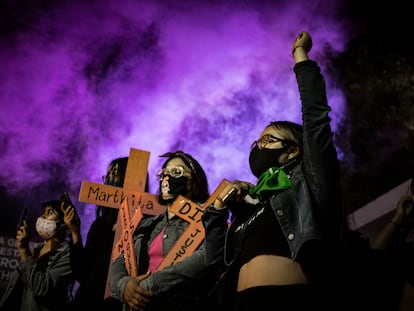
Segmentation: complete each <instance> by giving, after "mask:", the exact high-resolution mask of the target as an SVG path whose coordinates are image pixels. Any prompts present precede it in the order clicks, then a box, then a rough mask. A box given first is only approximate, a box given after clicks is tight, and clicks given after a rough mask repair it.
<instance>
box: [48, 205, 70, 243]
mask: <svg viewBox="0 0 414 311" xmlns="http://www.w3.org/2000/svg"><path fill="white" fill-rule="evenodd" d="M48 207H51V208H52V209H53V210H54V211H56V213H57V215H58V219H57V223H56V228H57V231H56V237H58V238H59V239H60V240H64V239H65V238H66V235H67V233H68V231H67V226H66V224H65V221H64V220H63V218H64V217H65V213H64V212H63V211H62V208H61V207H62V201H61V200H50V201H45V202H43V203H42V213H43V212H44V211H45V210H46V208H48Z"/></svg>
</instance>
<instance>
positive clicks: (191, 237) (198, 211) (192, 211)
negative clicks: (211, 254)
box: [157, 179, 229, 271]
mask: <svg viewBox="0 0 414 311" xmlns="http://www.w3.org/2000/svg"><path fill="white" fill-rule="evenodd" d="M228 184H229V181H227V180H225V179H224V180H223V181H222V182H221V183H220V184H219V185H218V187H217V189H216V190H215V191H214V193H213V194H212V195H211V196H210V197H209V198H208V199H207V200H206V202H204V204H203V205H198V204H197V203H195V202H193V201H191V200H189V199H187V198H186V197H184V196H182V195H179V196H178V197H177V198H176V199H175V200H174V203H173V204H172V206H171V207H170V211H171V212H173V213H174V214H175V215H177V216H179V217H181V218H182V219H184V220H185V221H187V222H189V223H190V224H189V226H188V227H187V229H186V230H185V231H184V232H183V234H182V235H181V236H180V237H179V238H178V240H177V241H176V242H175V244H174V246H173V247H172V248H171V249H170V251H169V252H168V254H167V256H165V258H164V259H163V260H162V262H161V264H160V266H159V267H158V269H157V271H160V270H162V269H164V268H165V267H167V266H171V265H173V264H175V263H176V262H179V261H181V260H183V259H184V258H185V257H187V256H189V255H191V254H192V253H193V252H194V251H195V250H196V249H197V248H198V247H199V246H200V244H201V243H202V242H203V240H204V236H205V231H204V226H203V223H202V222H201V216H202V215H203V211H204V210H205V209H206V208H207V207H208V206H209V205H210V204H213V203H214V200H215V199H216V197H217V196H218V195H219V194H220V193H221V192H222V191H223V190H224V188H225V187H226V186H227V185H228Z"/></svg>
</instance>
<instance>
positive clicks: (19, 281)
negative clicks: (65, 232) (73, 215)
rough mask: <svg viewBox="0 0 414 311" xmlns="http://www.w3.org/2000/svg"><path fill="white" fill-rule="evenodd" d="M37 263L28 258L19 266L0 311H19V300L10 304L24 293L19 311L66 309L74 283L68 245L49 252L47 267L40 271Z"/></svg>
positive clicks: (1, 303)
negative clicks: (17, 309)
mask: <svg viewBox="0 0 414 311" xmlns="http://www.w3.org/2000/svg"><path fill="white" fill-rule="evenodd" d="M44 256H47V255H44ZM42 257H43V256H42ZM38 262H39V261H35V260H34V258H33V257H29V258H28V259H27V260H25V261H23V262H20V263H19V265H18V266H17V268H16V270H15V271H14V273H13V274H12V275H11V277H10V280H9V282H8V285H7V287H6V289H5V292H4V295H3V297H2V299H1V301H0V310H16V308H17V306H16V304H15V303H16V301H13V302H11V300H14V299H15V298H16V294H17V295H20V294H21V298H19V301H18V304H19V305H20V308H19V310H25V311H52V310H62V309H64V308H65V306H66V304H67V303H68V298H69V297H70V295H71V290H72V288H73V285H74V282H75V281H74V278H73V275H72V268H71V264H70V256H69V244H68V242H66V241H64V242H62V244H61V245H60V246H59V247H58V248H56V249H55V250H53V251H51V252H50V254H49V257H48V262H47V265H46V267H45V268H41V269H40V268H39V267H38ZM18 291H19V292H20V293H17V292H18ZM12 305H13V306H12Z"/></svg>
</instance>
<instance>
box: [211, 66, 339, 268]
mask: <svg viewBox="0 0 414 311" xmlns="http://www.w3.org/2000/svg"><path fill="white" fill-rule="evenodd" d="M294 71H295V73H296V78H297V82H298V87H299V92H300V98H301V101H302V121H303V159H302V160H301V162H300V163H299V164H298V165H296V166H295V167H294V168H293V169H292V170H291V171H290V172H286V173H287V174H288V177H289V178H290V182H291V184H292V188H290V189H285V190H282V191H280V192H278V193H277V194H275V195H273V196H272V197H271V198H270V205H271V207H272V209H273V212H274V215H275V217H276V219H277V220H278V222H279V224H280V226H281V228H282V231H283V233H284V236H285V238H286V240H287V242H288V245H289V248H290V251H291V258H292V259H293V260H297V259H298V255H299V254H300V253H301V252H300V251H301V250H302V248H303V246H304V245H305V244H306V243H307V242H312V241H313V242H315V241H319V242H322V243H321V244H323V245H325V246H326V247H324V249H325V250H327V251H328V252H329V250H333V249H334V247H335V246H333V247H331V246H332V245H333V244H335V243H336V242H337V241H338V239H339V234H340V229H341V224H342V220H343V211H342V198H341V191H340V168H339V161H338V159H337V154H336V149H335V146H334V142H333V134H332V131H331V128H330V124H329V123H330V118H329V116H328V113H329V111H330V107H329V106H328V104H327V100H326V91H325V82H324V79H323V76H322V75H321V72H320V68H319V66H318V65H317V63H315V62H314V61H312V60H307V61H303V62H300V63H297V64H296V65H295V67H294ZM226 215H227V213H226V212H225V211H215V210H214V208H212V206H210V207H208V208H207V209H206V211H205V214H204V215H203V224H204V227H205V229H206V243H207V244H206V247H207V255H208V257H206V258H207V260H217V259H216V258H214V257H215V256H218V255H219V254H220V253H221V254H222V253H223V252H224V257H225V263H226V264H227V265H229V264H230V263H231V262H232V260H233V259H234V254H235V250H234V249H232V245H231V244H232V241H231V237H232V234H233V232H234V227H236V226H237V223H238V222H237V218H236V219H235V220H234V222H233V223H232V225H231V227H230V229H229V230H227V232H226V229H227V227H226V226H225V222H224V219H225V218H226V217H227V216H226ZM216 226H221V228H222V229H221V231H219V229H217V227H216ZM210 232H214V235H215V238H208V235H209V233H210ZM223 245H224V246H223Z"/></svg>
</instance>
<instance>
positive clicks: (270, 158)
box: [249, 146, 287, 178]
mask: <svg viewBox="0 0 414 311" xmlns="http://www.w3.org/2000/svg"><path fill="white" fill-rule="evenodd" d="M286 149H287V147H284V148H281V149H259V147H258V146H254V147H253V149H252V150H251V151H250V156H249V164H250V170H251V171H252V173H253V175H254V176H256V177H257V178H259V177H260V176H261V175H262V174H263V173H264V172H266V170H267V169H269V168H271V167H275V166H276V167H280V166H281V164H280V163H279V157H280V155H281V154H283V153H285V152H286Z"/></svg>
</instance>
